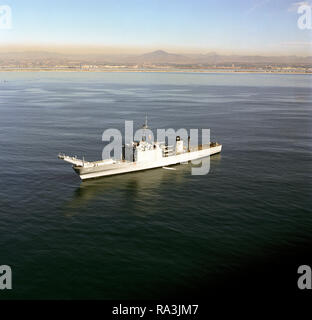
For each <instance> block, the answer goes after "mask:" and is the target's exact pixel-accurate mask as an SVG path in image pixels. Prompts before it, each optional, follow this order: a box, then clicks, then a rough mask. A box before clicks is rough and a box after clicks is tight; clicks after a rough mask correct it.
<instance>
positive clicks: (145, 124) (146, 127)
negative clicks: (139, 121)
mask: <svg viewBox="0 0 312 320" xmlns="http://www.w3.org/2000/svg"><path fill="white" fill-rule="evenodd" d="M142 129H143V137H142V141H146V140H147V139H146V131H145V130H146V129H148V125H147V113H146V114H145V123H144V124H143V127H142Z"/></svg>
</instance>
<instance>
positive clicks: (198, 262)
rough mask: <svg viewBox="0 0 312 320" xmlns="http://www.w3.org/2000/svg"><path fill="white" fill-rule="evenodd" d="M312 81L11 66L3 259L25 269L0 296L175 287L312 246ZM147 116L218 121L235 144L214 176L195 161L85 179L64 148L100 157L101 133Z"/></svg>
mask: <svg viewBox="0 0 312 320" xmlns="http://www.w3.org/2000/svg"><path fill="white" fill-rule="evenodd" d="M4 80H6V81H4ZM311 84H312V77H311V75H275V74H213V73H211V74H199V73H156V72H155V73H70V72H68V73H61V72H59V73H52V72H51V73H50V72H46V73H45V72H39V73H31V72H25V73H13V72H9V73H5V72H2V73H0V163H1V167H0V248H1V249H0V265H1V264H7V265H10V266H11V268H12V273H13V289H12V290H11V291H2V292H0V299H2V298H12V299H21V298H27V299H34V298H39V299H90V298H93V299H135V298H147V299H148V298H156V299H157V298H162V297H170V298H174V297H179V296H181V295H182V293H183V294H185V295H188V294H195V293H196V292H197V290H198V288H201V289H203V288H205V289H207V290H209V288H215V287H218V285H219V283H220V284H221V283H223V285H224V281H225V280H224V279H228V278H231V277H235V275H237V274H241V272H242V270H247V269H248V268H250V266H251V265H253V264H254V263H255V261H256V262H260V263H261V264H263V265H264V266H266V268H269V266H270V261H272V257H279V255H280V254H281V250H286V251H287V250H289V251H296V250H297V249H298V247H299V246H300V245H304V246H309V245H310V244H311V243H312V241H311V231H312V210H311V205H312V197H311V191H312V183H311V178H312V171H311V160H312V143H311V142H312V125H311V123H312V113H311V109H312V91H311ZM145 113H147V114H148V119H149V124H150V126H151V127H152V128H174V129H179V128H186V129H190V128H210V129H211V137H212V140H217V141H218V142H219V143H222V144H223V150H222V153H221V154H220V155H216V156H213V157H211V162H210V172H209V174H208V175H205V176H193V175H191V164H186V165H179V166H176V167H175V168H176V170H175V171H173V170H164V169H155V170H151V171H146V172H140V173H133V174H128V175H120V176H116V177H108V178H102V179H96V180H91V181H86V182H81V181H80V180H79V178H78V176H76V174H75V173H74V171H73V170H72V168H71V166H70V165H69V164H67V163H64V162H63V161H60V160H58V159H57V154H58V153H59V152H65V153H66V154H72V155H77V156H79V157H82V156H84V157H85V159H87V160H98V159H100V158H101V154H102V150H103V147H104V145H105V144H104V142H102V140H101V138H102V133H103V131H104V130H105V129H108V128H118V129H122V128H123V126H124V120H134V122H135V125H136V126H137V127H140V126H141V125H142V123H143V122H144V120H145ZM246 268H247V269H246ZM248 270H249V269H248ZM218 281H219V282H218Z"/></svg>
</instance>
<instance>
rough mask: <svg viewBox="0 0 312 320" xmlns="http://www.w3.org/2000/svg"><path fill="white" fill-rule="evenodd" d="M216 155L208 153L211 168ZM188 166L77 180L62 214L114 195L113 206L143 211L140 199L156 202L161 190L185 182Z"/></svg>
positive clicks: (172, 187)
mask: <svg viewBox="0 0 312 320" xmlns="http://www.w3.org/2000/svg"><path fill="white" fill-rule="evenodd" d="M220 159H221V154H216V155H213V156H210V161H211V169H213V166H214V165H217V164H218V162H219V161H220ZM192 166H193V165H192V164H191V163H187V164H179V165H175V166H171V167H169V169H172V170H166V169H165V168H157V169H151V170H146V171H139V172H133V173H127V174H121V175H116V176H110V177H104V178H99V179H92V180H87V181H84V182H81V183H80V185H79V187H77V189H76V190H75V192H74V194H73V198H72V199H71V200H70V201H69V202H68V203H67V204H65V206H64V211H65V213H64V214H65V216H73V215H76V214H78V213H80V212H81V209H82V208H83V207H87V206H88V205H89V204H90V205H91V204H92V201H96V200H101V201H104V202H105V200H107V201H108V200H109V201H111V200H112V197H114V198H115V200H116V201H117V203H116V206H119V207H124V208H125V209H127V211H128V212H130V211H131V212H134V213H136V214H138V215H141V214H144V215H146V214H147V211H146V210H140V209H142V208H141V206H142V205H143V204H144V203H148V204H149V206H150V205H152V204H154V203H155V205H156V204H157V202H159V201H160V199H161V193H163V192H165V190H167V189H169V190H174V189H177V188H178V186H179V185H181V184H184V183H187V182H188V180H189V179H191V177H192V175H191V168H192ZM207 178H209V174H208V175H205V176H203V179H207ZM91 200H92V201H91ZM104 205H105V203H104ZM132 209H133V210H132Z"/></svg>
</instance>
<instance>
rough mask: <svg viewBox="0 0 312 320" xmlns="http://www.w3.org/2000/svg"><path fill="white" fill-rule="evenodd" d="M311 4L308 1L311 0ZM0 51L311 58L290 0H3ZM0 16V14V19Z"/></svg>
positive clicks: (309, 38)
mask: <svg viewBox="0 0 312 320" xmlns="http://www.w3.org/2000/svg"><path fill="white" fill-rule="evenodd" d="M311 4H312V2H311ZM0 5H9V6H10V8H11V13H12V28H11V29H8V30H7V29H1V28H0V51H5V50H13V49H16V50H17V49H23V50H24V49H25V48H32V49H38V50H39V49H46V50H47V49H49V50H54V51H58V52H61V51H64V52H65V51H75V52H78V51H81V52H83V51H84V52H90V53H91V52H100V51H101V52H102V51H105V52H107V53H109V52H115V53H125V52H127V53H130V52H147V51H151V50H157V49H162V50H166V51H169V52H176V53H208V52H212V51H213V52H218V53H222V54H241V53H244V54H260V55H268V54H270V55H281V54H282V55H290V54H296V55H312V49H311V48H312V29H310V30H309V29H306V30H301V29H299V28H298V26H297V20H298V18H299V16H300V14H298V13H297V8H298V5H299V3H298V2H296V1H291V0H229V1H225V0H101V1H100V0H88V1H82V0H66V1H65V0H62V1H61V0H53V1H52V0H27V1H25V0H12V1H11V0H0ZM0 19H1V14H0Z"/></svg>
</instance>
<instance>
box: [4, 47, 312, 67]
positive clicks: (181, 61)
mask: <svg viewBox="0 0 312 320" xmlns="http://www.w3.org/2000/svg"><path fill="white" fill-rule="evenodd" d="M25 63H27V64H29V63H31V64H35V65H54V64H55V65H57V64H67V65H68V64H79V63H80V64H116V65H123V64H124V65H170V66H172V65H188V66H216V65H232V64H234V65H253V66H260V65H269V64H275V65H290V66H291V65H312V56H307V57H298V56H260V55H258V56H256V55H255V56H253V55H250V56H248V55H220V54H217V53H215V52H211V53H207V54H183V55H182V54H175V53H168V52H166V51H163V50H156V51H153V52H149V53H145V54H141V55H135V54H132V55H130V54H114V55H112V54H61V53H54V52H43V51H42V52H35V51H34V52H8V53H0V65H6V64H25Z"/></svg>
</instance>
